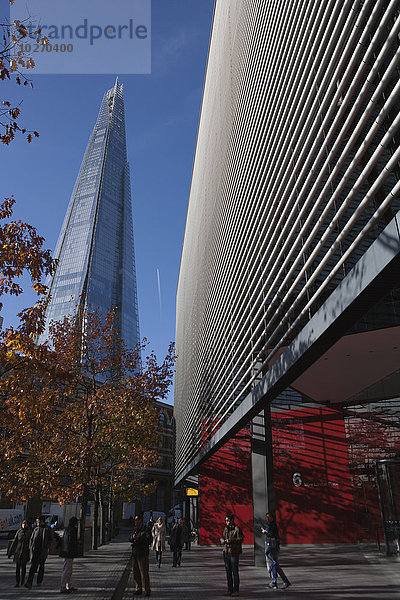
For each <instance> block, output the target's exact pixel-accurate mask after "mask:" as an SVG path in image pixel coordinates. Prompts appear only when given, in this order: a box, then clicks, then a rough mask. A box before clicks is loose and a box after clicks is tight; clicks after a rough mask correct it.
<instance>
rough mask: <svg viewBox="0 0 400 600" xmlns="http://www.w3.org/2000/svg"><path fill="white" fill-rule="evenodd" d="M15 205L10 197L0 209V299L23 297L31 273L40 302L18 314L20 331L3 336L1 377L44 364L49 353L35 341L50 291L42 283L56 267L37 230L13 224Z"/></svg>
mask: <svg viewBox="0 0 400 600" xmlns="http://www.w3.org/2000/svg"><path fill="white" fill-rule="evenodd" d="M14 203H15V200H14V198H13V197H11V198H6V200H5V201H4V202H3V203H2V204H1V205H0V247H1V253H0V296H3V295H5V294H10V295H15V296H18V295H20V294H22V292H23V287H22V285H21V284H20V283H19V282H18V280H19V278H20V277H21V276H22V275H23V274H24V273H28V274H29V276H30V279H31V285H32V288H33V289H34V290H35V292H36V294H37V296H38V301H37V303H36V304H35V306H33V307H30V308H26V309H25V310H23V311H22V312H20V313H19V314H18V316H19V318H20V325H19V327H18V328H17V329H14V328H8V329H6V330H5V331H2V332H1V333H0V377H2V376H4V375H5V374H7V373H8V372H9V371H10V370H16V369H20V368H26V365H27V362H28V361H30V360H34V361H35V360H39V361H40V360H42V355H43V353H46V352H47V349H46V348H43V347H38V346H36V344H35V337H36V336H37V334H38V333H40V332H41V330H42V328H43V323H44V310H45V306H46V292H47V287H46V286H45V285H44V284H43V283H42V279H43V277H45V276H47V275H50V274H52V273H53V272H54V269H55V266H56V261H54V260H53V259H52V258H51V253H50V250H44V249H43V244H44V238H43V237H41V236H39V235H38V233H37V231H36V229H35V227H33V226H32V225H29V224H28V223H24V222H22V221H21V220H18V221H12V220H11V217H12V214H13V205H14ZM3 221H5V222H3ZM1 308H2V303H1V302H0V310H1ZM35 368H36V367H35Z"/></svg>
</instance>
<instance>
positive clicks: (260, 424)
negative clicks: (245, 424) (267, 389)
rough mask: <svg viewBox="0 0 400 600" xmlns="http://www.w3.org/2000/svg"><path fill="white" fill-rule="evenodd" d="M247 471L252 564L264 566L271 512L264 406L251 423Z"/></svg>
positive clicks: (267, 414)
mask: <svg viewBox="0 0 400 600" xmlns="http://www.w3.org/2000/svg"><path fill="white" fill-rule="evenodd" d="M251 430H252V435H251V468H252V480H253V511H254V512H253V518H254V564H255V566H263V565H265V550H264V548H265V546H264V540H265V536H264V535H263V534H262V533H261V526H262V525H264V524H265V513H267V512H272V511H274V510H275V490H274V481H273V456H272V433H271V411H270V407H269V406H268V407H267V408H266V409H264V410H263V411H262V412H261V413H259V414H258V415H257V416H256V417H255V418H254V419H253V420H252V426H251Z"/></svg>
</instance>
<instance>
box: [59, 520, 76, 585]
mask: <svg viewBox="0 0 400 600" xmlns="http://www.w3.org/2000/svg"><path fill="white" fill-rule="evenodd" d="M60 556H61V557H62V558H63V559H64V566H63V572H62V575H61V588H60V593H61V594H70V593H71V592H77V591H78V588H75V587H73V586H72V584H71V579H72V569H73V564H74V558H77V557H78V519H77V518H76V517H71V518H70V520H69V523H68V527H66V528H65V530H64V533H63V536H62V539H61V549H60Z"/></svg>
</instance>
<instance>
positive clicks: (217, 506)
mask: <svg viewBox="0 0 400 600" xmlns="http://www.w3.org/2000/svg"><path fill="white" fill-rule="evenodd" d="M199 497H200V514H199V520H200V530H199V534H200V544H204V545H214V544H219V538H220V537H221V535H222V532H223V530H224V527H225V515H226V513H227V512H232V513H233V514H234V515H235V516H236V524H237V525H240V527H241V528H242V530H243V534H244V543H245V544H252V543H253V541H254V538H253V506H252V483H251V451H250V434H249V431H248V430H246V429H244V430H242V431H240V432H239V433H238V434H237V435H236V436H235V437H234V438H233V439H232V440H230V441H229V442H228V443H227V444H225V446H224V447H223V448H221V450H219V451H218V452H216V453H215V454H214V456H213V457H212V458H211V459H210V460H209V461H207V463H206V464H204V465H203V466H202V467H201V469H200V490H199Z"/></svg>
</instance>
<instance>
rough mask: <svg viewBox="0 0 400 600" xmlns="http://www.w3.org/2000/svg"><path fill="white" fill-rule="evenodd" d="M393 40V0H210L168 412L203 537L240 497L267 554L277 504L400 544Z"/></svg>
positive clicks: (399, 251) (322, 534)
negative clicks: (192, 480)
mask: <svg viewBox="0 0 400 600" xmlns="http://www.w3.org/2000/svg"><path fill="white" fill-rule="evenodd" d="M399 36H400V11H399V3H398V0H395V1H390V0H365V1H360V2H358V1H354V0H341V1H338V0H320V1H318V2H308V1H305V0H300V1H299V0H296V1H295V0H277V1H273V0H232V1H230V2H226V1H225V0H216V3H215V10H214V18H213V27H212V35H211V40H210V47H209V56H208V65H207V72H206V78H205V84H204V92H203V101H202V109H201V116H200V122H199V129H198V138H197V145H196V152H195V159H194V166H193V174H192V183H191V191H190V198H189V205H188V213H187V222H186V230H185V237H184V244H183V250H182V258H181V267H180V275H179V282H178V290H177V326H176V354H177V361H176V379H175V408H174V415H175V419H176V431H177V435H176V439H177V441H176V471H175V480H176V484H183V483H184V481H185V478H186V477H188V476H191V475H193V474H198V475H199V486H200V496H199V497H200V534H201V535H200V540H201V541H203V542H204V543H215V540H216V539H218V537H219V535H220V531H219V530H220V528H221V527H220V524H221V523H223V515H224V513H223V511H224V510H225V509H226V508H231V509H233V510H234V511H235V512H236V514H237V515H238V519H239V521H240V522H241V524H242V526H243V527H244V529H245V534H246V540H247V542H248V543H249V542H253V539H254V543H255V547H256V549H258V550H259V552H260V553H259V554H257V552H256V556H261V547H262V546H261V544H262V542H261V539H260V538H259V535H260V534H258V531H259V530H260V527H259V525H260V523H261V522H262V519H263V518H264V515H265V512H266V510H267V509H276V511H277V515H278V519H279V522H280V525H281V529H282V534H283V538H284V539H286V540H287V541H290V542H313V541H314V542H323V541H332V542H338V541H357V540H364V539H368V540H371V539H372V540H374V539H376V536H377V535H378V537H379V536H380V537H381V539H382V541H383V539H384V540H385V541H386V542H387V544H388V547H390V548H392V549H393V548H396V544H397V548H400V540H399V535H400V534H399V529H397V530H396V527H395V525H394V524H395V523H396V522H397V523H398V511H399V503H400V490H399V483H398V482H399V481H400V477H399V460H398V459H397V458H396V457H398V456H399V455H400V399H399V398H400V370H399V368H400V213H399V209H400V167H399V159H400V133H399V127H400V77H399V75H400V66H399V63H400V37H399ZM274 464H275V468H274ZM378 492H379V493H378ZM379 495H380V503H379ZM207 515H212V521H213V522H214V525H213V524H212V522H210V520H209V517H208V516H207ZM396 520H397V521H396ZM216 522H217V530H215V523H216ZM213 527H214V529H213ZM254 532H255V535H254V538H253V534H254ZM261 560H263V559H262V558H261Z"/></svg>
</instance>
